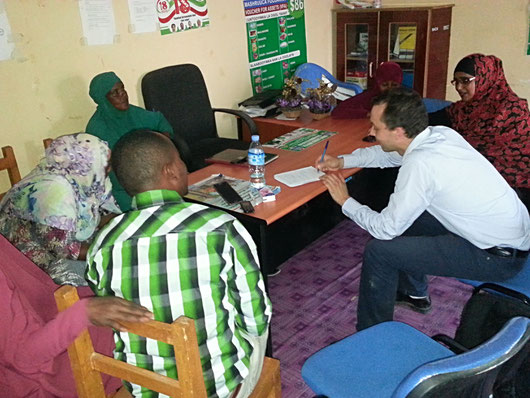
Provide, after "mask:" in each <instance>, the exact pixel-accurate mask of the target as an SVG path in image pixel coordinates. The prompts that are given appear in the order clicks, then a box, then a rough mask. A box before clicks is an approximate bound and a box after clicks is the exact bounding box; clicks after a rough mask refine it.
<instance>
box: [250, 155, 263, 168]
mask: <svg viewBox="0 0 530 398" xmlns="http://www.w3.org/2000/svg"><path fill="white" fill-rule="evenodd" d="M248 164H249V165H251V166H264V165H265V152H258V153H255V152H249V153H248Z"/></svg>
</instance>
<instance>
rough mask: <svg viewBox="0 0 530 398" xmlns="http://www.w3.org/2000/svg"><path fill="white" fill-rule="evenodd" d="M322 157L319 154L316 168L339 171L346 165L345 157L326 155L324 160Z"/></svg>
mask: <svg viewBox="0 0 530 398" xmlns="http://www.w3.org/2000/svg"><path fill="white" fill-rule="evenodd" d="M321 159H322V157H321V156H319V157H318V158H317V159H316V160H315V168H316V169H318V170H320V171H324V172H326V171H337V170H340V169H342V168H343V167H344V159H343V158H336V157H334V156H329V155H324V161H322V162H321V161H320V160H321Z"/></svg>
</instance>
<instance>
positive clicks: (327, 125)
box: [238, 109, 370, 143]
mask: <svg viewBox="0 0 530 398" xmlns="http://www.w3.org/2000/svg"><path fill="white" fill-rule="evenodd" d="M253 120H254V122H255V123H256V127H257V128H258V133H259V135H260V141H261V143H265V142H267V141H270V140H272V139H273V138H276V137H279V136H280V135H283V134H285V133H288V132H289V131H293V130H295V129H297V128H299V127H309V128H313V129H318V130H329V131H339V132H350V131H357V130H358V129H359V128H362V127H360V126H361V125H363V122H366V123H368V124H367V126H368V127H367V128H366V131H364V135H366V134H368V129H369V128H370V124H369V122H368V121H367V120H362V119H358V120H351V119H349V120H348V119H333V118H332V117H327V118H325V119H322V120H313V118H312V117H311V114H310V113H309V111H308V110H307V109H305V110H303V111H302V114H301V115H300V117H299V118H298V119H296V120H278V119H275V118H265V117H257V118H254V119H253ZM238 127H239V128H238V131H239V139H240V140H243V141H246V142H249V143H250V132H249V131H248V128H247V126H246V125H245V124H243V123H240V124H239V125H238Z"/></svg>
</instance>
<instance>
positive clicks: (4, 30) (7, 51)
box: [0, 0, 15, 61]
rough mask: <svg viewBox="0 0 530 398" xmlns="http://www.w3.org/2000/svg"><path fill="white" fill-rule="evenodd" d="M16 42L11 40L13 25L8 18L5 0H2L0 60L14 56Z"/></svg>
mask: <svg viewBox="0 0 530 398" xmlns="http://www.w3.org/2000/svg"><path fill="white" fill-rule="evenodd" d="M14 49H15V44H14V43H13V42H12V41H11V26H10V25H9V20H8V19H7V13H6V9H5V5H4V1H3V0H0V61H5V60H7V59H11V58H12V54H13V50H14Z"/></svg>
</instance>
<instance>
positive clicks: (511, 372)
mask: <svg viewBox="0 0 530 398" xmlns="http://www.w3.org/2000/svg"><path fill="white" fill-rule="evenodd" d="M487 289H490V290H496V291H500V292H501V293H503V294H508V295H509V296H510V297H508V296H506V295H499V294H495V293H490V292H488V291H487ZM516 316H525V317H527V318H530V301H529V299H528V297H526V296H525V295H523V294H520V293H518V292H515V291H513V290H510V289H506V288H503V287H502V286H498V285H494V284H489V283H488V284H484V285H481V286H479V287H478V288H476V289H475V291H474V292H473V295H472V296H471V298H470V299H469V301H468V302H467V304H466V305H465V307H464V310H463V311H462V316H461V319H460V325H459V326H458V329H457V330H456V334H455V340H456V341H457V342H458V343H460V344H462V345H463V346H464V347H466V348H469V349H471V348H474V347H476V346H477V345H479V344H481V343H483V342H485V341H486V340H488V339H489V338H490V337H492V336H493V335H495V334H496V333H497V332H498V331H499V330H500V329H501V328H502V327H503V326H504V324H505V323H506V322H508V320H510V319H511V318H513V317H516ZM494 397H495V398H497V397H502V398H504V397H510V398H515V397H521V398H522V397H525V398H527V397H530V344H527V346H526V347H525V348H524V349H523V350H521V352H519V353H518V354H517V355H516V356H515V357H514V358H512V359H511V360H510V361H509V362H508V363H507V365H506V366H504V367H503V369H502V370H501V373H499V377H498V378H497V382H496V384H495V388H494Z"/></svg>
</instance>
